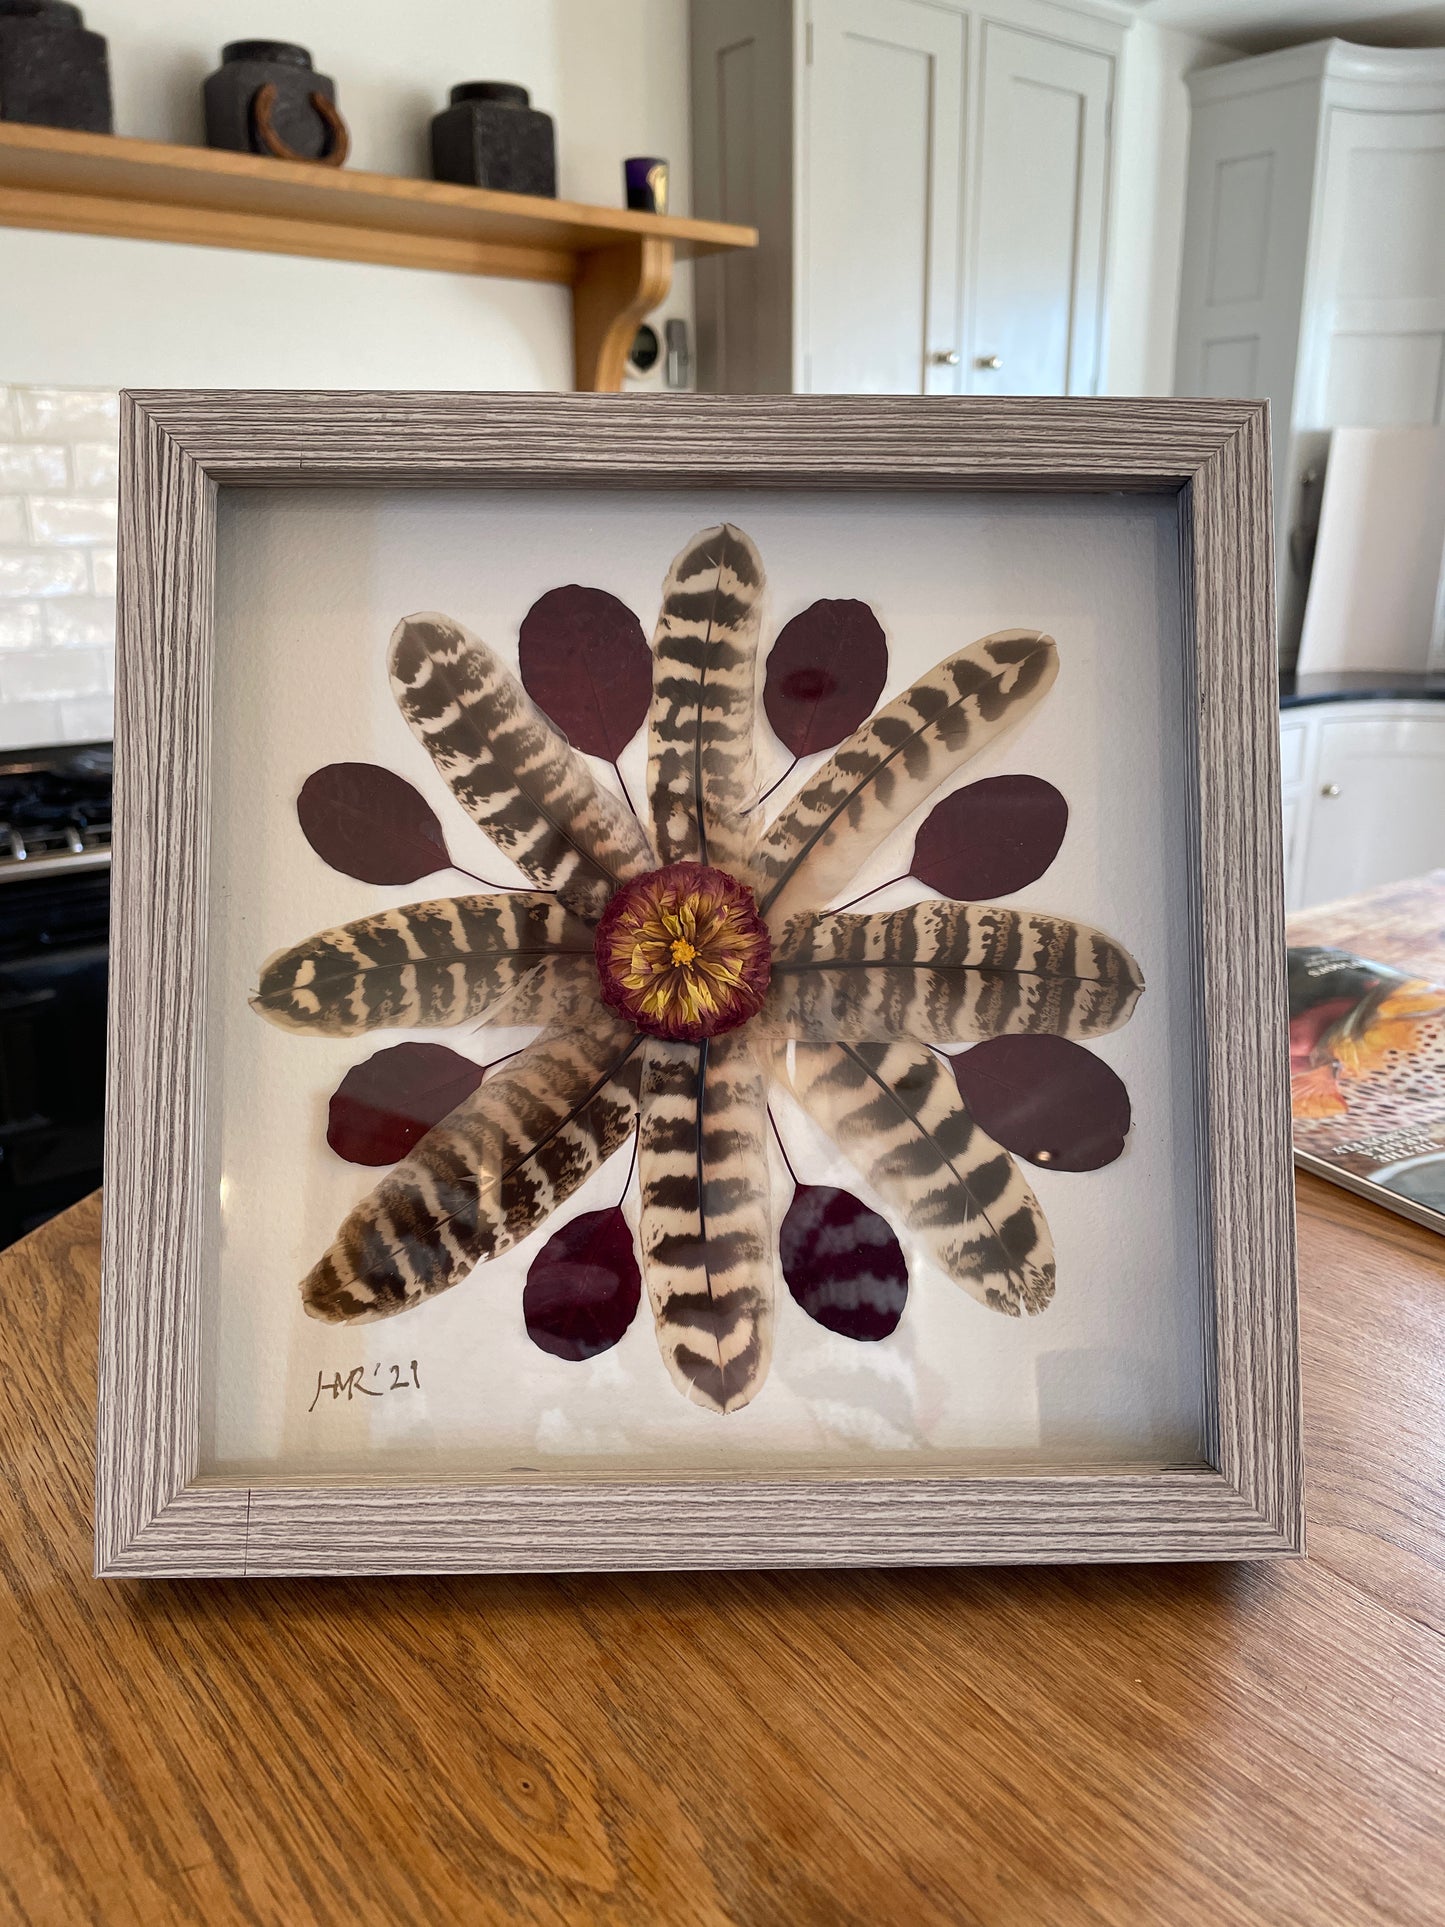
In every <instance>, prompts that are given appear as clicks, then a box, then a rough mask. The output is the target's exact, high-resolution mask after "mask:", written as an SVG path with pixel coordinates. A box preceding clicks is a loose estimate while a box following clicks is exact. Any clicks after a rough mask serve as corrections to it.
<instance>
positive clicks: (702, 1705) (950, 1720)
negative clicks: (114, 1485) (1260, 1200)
mask: <svg viewBox="0 0 1445 1927" xmlns="http://www.w3.org/2000/svg"><path fill="white" fill-rule="evenodd" d="M1300 1196H1301V1214H1300V1231H1301V1259H1302V1293H1301V1295H1302V1310H1303V1338H1304V1353H1305V1371H1306V1378H1305V1384H1306V1407H1305V1416H1306V1462H1307V1467H1308V1502H1309V1507H1310V1518H1311V1557H1310V1558H1309V1560H1308V1561H1304V1562H1298V1561H1295V1562H1286V1563H1284V1564H1280V1563H1278V1562H1274V1563H1270V1564H1267V1565H1256V1566H1234V1567H1208V1566H1176V1567H1169V1566H1160V1567H1128V1568H1116V1569H1112V1570H1110V1569H1103V1568H1075V1569H1040V1568H1034V1569H1021V1568H1015V1569H1007V1570H998V1571H979V1570H959V1571H951V1572H950V1571H916V1572H868V1571H862V1572H851V1573H791V1574H763V1573H753V1574H738V1575H730V1576H724V1575H719V1574H696V1575H687V1574H677V1575H669V1576H650V1577H640V1576H633V1577H616V1576H608V1575H591V1576H575V1575H574V1576H572V1577H569V1578H542V1577H528V1578H515V1577H514V1578H507V1579H496V1578H494V1579H482V1578H452V1579H415V1578H412V1579H402V1580H375V1579H353V1580H249V1581H245V1582H241V1581H180V1582H175V1581H144V1580H126V1581H111V1582H105V1583H102V1582H98V1581H94V1580H92V1579H91V1578H90V1577H89V1570H90V1531H91V1526H90V1504H91V1423H92V1413H93V1400H94V1370H95V1343H94V1332H95V1320H96V1287H97V1273H98V1257H99V1254H98V1238H99V1211H98V1208H97V1201H96V1200H94V1199H92V1200H90V1201H88V1202H87V1203H85V1204H83V1205H79V1206H77V1207H76V1208H75V1210H73V1211H71V1212H70V1213H68V1214H67V1215H66V1216H65V1217H64V1218H61V1219H59V1220H57V1221H56V1222H55V1223H53V1224H52V1225H49V1226H47V1227H45V1228H44V1229H43V1230H42V1231H40V1232H38V1233H36V1234H35V1235H34V1236H33V1237H31V1238H29V1239H28V1240H26V1241H25V1242H24V1243H23V1244H21V1245H18V1246H16V1247H14V1248H13V1249H12V1250H11V1251H9V1252H7V1253H5V1254H4V1255H3V1256H0V1311H3V1316H4V1321H5V1330H6V1337H7V1343H6V1354H7V1356H6V1372H5V1392H4V1398H3V1403H0V1474H3V1476H0V1709H3V1711H0V1816H3V1818H0V1918H3V1919H4V1921H5V1922H7V1923H12V1922H13V1923H18V1924H19V1927H31V1923H43V1927H67V1924H68V1923H70V1922H97V1923H104V1927H130V1924H131V1923H135V1924H136V1927H161V1924H162V1923H168V1922H195V1923H205V1924H206V1927H224V1924H225V1923H230V1922H245V1923H278V1927H296V1924H297V1923H301V1922H306V1923H311V1922H316V1923H322V1927H331V1924H332V1923H337V1924H338V1927H339V1924H340V1923H355V1922H368V1923H369V1922H379V1923H387V1924H388V1927H390V1924H391V1923H405V1924H407V1927H409V1924H410V1923H413V1922H415V1923H426V1924H427V1927H440V1923H457V1922H468V1923H469V1922H473V1921H478V1922H491V1921H536V1922H547V1923H562V1922H579V1923H594V1922H596V1923H603V1924H604V1927H606V1924H610V1923H616V1927H647V1924H648V1923H651V1922H666V1923H722V1922H731V1923H740V1924H741V1923H746V1924H747V1927H754V1924H756V1927H777V1923H779V1922H789V1923H804V1924H811V1923H815V1922H816V1923H825V1924H830V1923H840V1924H841V1923H849V1924H850V1927H851V1924H853V1923H856V1924H857V1927H865V1924H866V1927H880V1923H882V1924H883V1927H892V1923H899V1927H932V1924H933V1923H937V1924H938V1927H944V1923H948V1924H949V1927H957V1923H978V1924H979V1927H1013V1923H1020V1927H1038V1924H1039V1923H1048V1927H1076V1924H1082V1923H1121V1924H1123V1923H1128V1924H1129V1927H1134V1924H1136V1923H1150V1924H1151V1927H1152V1923H1159V1922H1164V1923H1171V1924H1174V1923H1193V1922H1208V1923H1210V1924H1211V1927H1215V1924H1217V1923H1235V1922H1240V1923H1243V1922H1251V1923H1261V1927H1292V1924H1293V1923H1305V1922H1308V1923H1321V1924H1322V1927H1367V1924H1368V1923H1373V1922H1392V1923H1410V1924H1411V1927H1413V1924H1414V1923H1421V1924H1422V1927H1424V1924H1425V1923H1438V1922H1439V1920H1440V1918H1441V1904H1440V1896H1441V1894H1442V1893H1445V1848H1442V1841H1445V1798H1442V1782H1441V1748H1440V1735H1441V1732H1442V1730H1445V1473H1442V1455H1441V1446H1440V1441H1441V1439H1442V1438H1445V1265H1442V1252H1445V1246H1442V1244H1441V1241H1440V1240H1438V1239H1435V1238H1433V1237H1432V1236H1431V1235H1430V1234H1429V1233H1428V1232H1425V1231H1423V1230H1420V1229H1419V1228H1417V1227H1415V1226H1413V1225H1410V1224H1408V1223H1406V1222H1405V1221H1404V1220H1402V1219H1398V1218H1393V1217H1390V1216H1388V1215H1387V1214H1385V1213H1383V1212H1380V1211H1378V1210H1376V1209H1374V1208H1373V1207H1372V1206H1370V1205H1367V1204H1364V1203H1362V1202H1360V1201H1359V1200H1356V1199H1353V1198H1350V1197H1348V1196H1346V1195H1345V1194H1344V1193H1342V1192H1339V1191H1335V1190H1333V1189H1332V1188H1331V1187H1329V1186H1326V1185H1324V1184H1322V1183H1319V1182H1318V1181H1315V1180H1311V1179H1306V1180H1304V1181H1303V1182H1302V1184H1301V1187H1300Z"/></svg>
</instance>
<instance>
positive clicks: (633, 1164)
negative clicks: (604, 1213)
mask: <svg viewBox="0 0 1445 1927" xmlns="http://www.w3.org/2000/svg"><path fill="white" fill-rule="evenodd" d="M641 1142H642V1132H641V1130H640V1128H637V1127H634V1129H633V1132H632V1156H631V1157H630V1158H629V1159H628V1160H627V1180H626V1182H625V1183H624V1185H623V1187H622V1192H621V1195H620V1196H619V1198H618V1200H617V1204H616V1206H615V1209H616V1210H618V1211H620V1210H621V1209H622V1200H623V1198H625V1197H626V1196H627V1194H628V1192H629V1191H630V1190H631V1189H632V1174H633V1172H634V1171H635V1170H636V1169H637V1147H638V1145H639V1144H640V1143H641Z"/></svg>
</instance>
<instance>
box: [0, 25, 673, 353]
mask: <svg viewBox="0 0 1445 1927" xmlns="http://www.w3.org/2000/svg"><path fill="white" fill-rule="evenodd" d="M87 22H88V24H89V25H91V26H92V27H94V28H96V29H97V30H98V31H99V32H101V33H104V34H106V35H107V36H108V38H109V40H110V49H111V72H112V82H113V86H114V92H115V110H116V116H115V124H116V132H117V133H119V134H132V135H139V136H143V137H146V138H149V139H155V140H173V141H182V142H191V143H199V142H200V141H201V140H202V139H203V132H202V113H201V94H200V88H201V82H202V81H203V80H204V78H205V76H206V75H207V73H209V72H210V71H211V70H212V69H213V68H214V67H215V66H216V65H217V64H218V61H219V54H220V49H221V46H222V43H223V42H225V41H227V40H235V39H243V38H244V39H254V38H262V37H268V36H269V37H272V38H276V39H286V40H293V41H300V42H301V43H302V44H303V45H304V46H307V47H309V48H310V50H311V53H312V56H313V58H314V60H315V62H316V65H317V67H318V68H319V69H320V70H321V71H322V72H323V73H328V74H330V75H332V77H333V78H334V79H335V81H336V83H337V92H338V97H339V102H340V105H341V109H342V112H343V114H344V115H345V116H346V119H347V122H348V124H349V126H350V128H351V131H352V139H353V145H352V159H351V165H352V166H353V167H355V168H362V169H376V170H378V171H380V172H384V173H401V174H415V175H425V174H426V173H427V171H428V168H427V124H428V121H429V119H430V117H431V115H432V113H434V112H435V111H436V110H437V109H438V108H440V107H442V106H444V105H445V103H446V96H447V90H448V88H449V87H450V86H451V85H452V84H453V83H454V82H456V81H459V80H472V79H497V80H513V81H519V82H520V83H521V84H522V85H524V86H526V87H529V88H530V89H531V90H532V99H533V103H534V105H536V106H538V107H541V108H543V109H544V110H545V111H546V112H548V113H550V114H552V115H553V117H554V119H555V120H556V123H557V137H558V190H559V192H560V193H561V194H562V195H563V196H564V197H567V198H571V199H576V200H583V201H594V202H600V203H602V204H603V205H611V206H620V205H621V204H622V186H621V177H622V168H621V164H622V157H623V156H624V155H627V154H640V153H643V154H662V155H665V156H666V157H667V158H668V159H669V160H670V162H671V163H672V169H673V183H674V206H675V207H677V208H678V209H679V210H680V211H682V212H686V211H687V210H688V208H689V206H690V201H689V184H688V110H687V99H688V73H687V7H686V0H487V3H486V4H485V5H479V4H476V0H401V4H398V0H285V4H284V5H281V4H277V0H270V4H269V5H267V4H265V0H90V4H89V5H88V7H87ZM662 312H663V313H664V314H690V312H691V287H690V278H689V274H688V270H687V269H686V268H685V267H684V268H681V269H679V272H678V279H677V284H676V286H675V287H674V291H673V295H672V297H671V298H670V300H669V301H668V303H667V304H666V305H665V307H664V308H663V310H662ZM570 314H571V310H570V302H569V298H568V295H567V291H566V290H565V289H563V288H555V287H539V286H537V285H535V284H532V283H526V282H515V281H513V282H508V281H492V280H483V279H480V278H478V277H474V276H470V275H450V274H430V273H423V272H417V271H414V270H404V269H393V268H378V267H367V266H363V265H360V264H353V263H347V262H330V261H310V260H290V259H286V258H283V257H281V256H274V255H263V254H238V253H231V252H227V251H225V250H222V249H210V248H192V247H184V248H183V247H171V246H166V245H163V244H161V243H152V242H137V241H121V240H106V239H102V238H97V237H90V236H83V235H59V234H43V233H28V232H21V231H19V230H14V229H0V382H8V383H29V384H56V385H61V386H74V387H97V388H119V387H127V386H133V387H134V386H159V387H167V386H187V385H196V386H203V387H219V386H224V387H309V386H320V387H429V388H567V387H570V386H571V384H572V357H571V334H570V329H571V319H570Z"/></svg>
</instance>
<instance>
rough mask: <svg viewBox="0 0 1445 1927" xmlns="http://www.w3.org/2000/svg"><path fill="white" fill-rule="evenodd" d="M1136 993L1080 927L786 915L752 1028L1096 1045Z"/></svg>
mask: <svg viewBox="0 0 1445 1927" xmlns="http://www.w3.org/2000/svg"><path fill="white" fill-rule="evenodd" d="M1143 988H1144V979H1143V977H1142V975H1141V974H1140V971H1139V966H1138V964H1136V963H1135V961H1134V959H1133V958H1132V957H1131V956H1130V955H1129V953H1128V951H1127V950H1125V949H1123V948H1122V947H1121V946H1120V945H1119V944H1117V943H1115V941H1114V939H1113V938H1112V937H1106V936H1104V935H1103V934H1102V932H1100V931H1098V930H1091V929H1090V928H1089V927H1088V925H1087V924H1082V923H1072V922H1070V921H1069V919H1068V918H1067V917H1051V916H1047V915H1045V914H1044V913H1042V912H1040V911H1034V910H1002V909H999V908H998V907H997V906H995V905H994V904H990V903H947V902H942V901H938V900H934V901H931V902H927V903H915V904H911V905H910V906H909V907H908V908H907V909H904V910H889V911H886V912H883V913H882V914H878V913H875V914H874V915H872V916H848V915H842V914H836V913H835V914H834V915H832V916H829V915H827V914H817V915H807V916H799V917H794V918H793V920H792V921H791V922H790V923H789V924H788V925H787V928H786V929H785V930H784V931H783V933H782V936H781V937H780V939H779V940H778V943H777V947H776V949H775V951H774V961H773V980H772V984H771V986H770V988H769V991H768V998H767V1002H766V1003H765V1004H764V1005H763V1008H762V1010H761V1011H760V1012H759V1013H758V1016H757V1018H756V1019H755V1020H754V1023H755V1029H756V1031H757V1032H758V1033H759V1034H761V1035H766V1036H773V1037H799V1038H814V1039H818V1040H820V1041H824V1042H844V1041H848V1042H856V1041H860V1040H864V1039H887V1038H893V1037H917V1038H920V1039H922V1040H923V1041H924V1042H926V1043H932V1044H949V1043H960V1044H961V1043H968V1042H974V1041H976V1040H977V1039H979V1038H983V1037H1003V1036H1013V1035H1018V1034H1021V1033H1028V1032H1041V1031H1042V1032H1047V1033H1048V1034H1050V1035H1051V1036H1055V1037H1102V1036H1103V1035H1104V1034H1105V1033H1106V1032H1107V1031H1111V1030H1117V1029H1118V1028H1119V1027H1120V1025H1121V1024H1125V1023H1127V1022H1128V1020H1129V1018H1130V1017H1131V1016H1132V1015H1133V1011H1134V1006H1135V1004H1137V1003H1138V1001H1139V997H1140V993H1141V992H1142V991H1143Z"/></svg>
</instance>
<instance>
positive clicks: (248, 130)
mask: <svg viewBox="0 0 1445 1927" xmlns="http://www.w3.org/2000/svg"><path fill="white" fill-rule="evenodd" d="M266 90H269V91H266ZM204 93H205V103H206V145H207V146H208V147H227V148H230V149H231V150H232V151H233V152H235V153H238V154H269V155H271V156H272V158H273V159H284V160H301V161H327V162H330V163H331V165H333V166H339V165H340V164H341V161H343V160H344V159H345V158H346V146H347V141H346V130H345V128H344V127H343V126H342V123H341V116H340V114H339V113H337V111H336V82H335V81H334V80H332V79H331V78H330V76H329V75H327V74H318V73H317V72H316V70H315V68H314V67H313V66H312V65H311V56H310V54H309V53H308V52H307V51H306V49H305V48H304V47H293V46H291V45H290V43H289V42H287V41H284V40H233V41H232V42H231V44H230V45H229V46H228V47H223V48H222V49H221V64H220V66H219V67H218V68H217V69H216V71H215V73H213V74H212V75H210V77H209V78H208V79H207V81H206V84H205V89H204ZM258 106H259V107H260V109H261V111H260V113H259V114H258V111H257V110H258Z"/></svg>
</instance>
